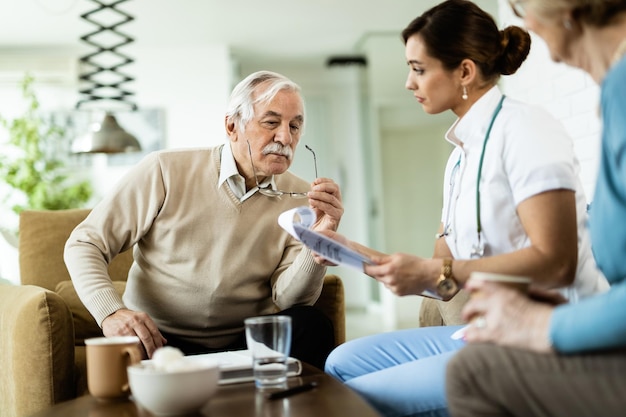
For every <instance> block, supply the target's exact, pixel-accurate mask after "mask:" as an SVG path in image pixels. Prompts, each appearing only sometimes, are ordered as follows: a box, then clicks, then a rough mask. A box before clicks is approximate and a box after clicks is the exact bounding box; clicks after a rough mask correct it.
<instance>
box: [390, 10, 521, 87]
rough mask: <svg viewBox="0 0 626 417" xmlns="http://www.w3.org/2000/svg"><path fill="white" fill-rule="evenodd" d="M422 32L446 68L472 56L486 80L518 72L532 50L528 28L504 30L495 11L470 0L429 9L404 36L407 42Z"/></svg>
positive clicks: (514, 27)
mask: <svg viewBox="0 0 626 417" xmlns="http://www.w3.org/2000/svg"><path fill="white" fill-rule="evenodd" d="M418 34H419V36H420V37H421V38H422V40H423V42H424V44H425V45H426V49H427V51H428V54H429V55H430V56H432V57H434V58H436V59H438V60H440V61H441V62H442V63H443V66H444V67H445V68H446V69H448V70H453V69H455V68H457V67H458V66H459V65H460V64H461V61H463V60H464V59H471V60H472V61H474V62H475V63H476V65H477V66H478V68H479V69H480V72H481V73H482V76H483V78H484V79H485V80H486V81H495V80H497V79H498V78H499V77H500V75H510V74H513V73H515V71H517V69H518V68H519V67H520V66H521V65H522V62H524V60H525V59H526V57H527V56H528V52H529V51H530V35H528V32H526V31H525V30H524V29H522V28H520V27H517V26H509V27H507V28H506V29H504V30H502V31H500V30H499V29H498V26H497V25H496V22H495V21H494V19H493V17H491V15H489V14H488V13H486V12H485V11H483V10H482V9H481V8H480V7H478V6H477V5H476V4H474V3H473V2H471V1H468V0H447V1H444V2H443V3H440V4H439V5H437V6H435V7H433V8H432V9H430V10H428V11H426V12H425V13H424V14H422V15H421V16H418V17H417V18H415V19H414V20H413V21H412V22H411V23H409V25H408V26H407V27H406V28H405V29H404V30H403V31H402V39H404V43H405V44H406V42H407V40H408V39H409V38H410V37H411V36H414V35H418Z"/></svg>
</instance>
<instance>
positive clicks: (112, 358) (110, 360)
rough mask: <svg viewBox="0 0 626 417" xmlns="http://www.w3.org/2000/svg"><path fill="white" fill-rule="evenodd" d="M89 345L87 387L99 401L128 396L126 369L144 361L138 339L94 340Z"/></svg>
mask: <svg viewBox="0 0 626 417" xmlns="http://www.w3.org/2000/svg"><path fill="white" fill-rule="evenodd" d="M85 345H86V346H87V387H88V388H89V393H90V394H91V395H92V396H94V397H96V398H97V399H99V400H116V399H122V398H126V397H128V395H129V394H130V387H129V385H128V374H127V371H126V368H127V367H128V366H129V365H132V364H135V363H139V362H140V361H141V349H140V340H139V338H138V337H137V336H118V337H95V338H90V339H86V340H85Z"/></svg>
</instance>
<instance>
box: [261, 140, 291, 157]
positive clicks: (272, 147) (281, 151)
mask: <svg viewBox="0 0 626 417" xmlns="http://www.w3.org/2000/svg"><path fill="white" fill-rule="evenodd" d="M262 153H263V155H267V154H270V153H274V154H278V155H282V156H286V157H287V159H289V160H290V161H291V158H293V151H292V150H291V148H290V147H289V146H283V145H281V144H280V143H270V144H269V145H267V146H266V147H265V148H263V152H262Z"/></svg>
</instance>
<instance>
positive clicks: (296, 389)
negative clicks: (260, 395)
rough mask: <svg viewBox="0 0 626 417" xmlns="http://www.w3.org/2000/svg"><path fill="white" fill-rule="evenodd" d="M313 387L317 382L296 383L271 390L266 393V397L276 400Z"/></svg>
mask: <svg viewBox="0 0 626 417" xmlns="http://www.w3.org/2000/svg"><path fill="white" fill-rule="evenodd" d="M315 387H317V382H309V383H307V384H302V385H298V386H296V387H293V388H288V389H286V390H282V391H276V392H272V393H270V394H268V395H267V399H268V400H278V399H280V398H285V397H291V396H292V395H294V394H297V393H299V392H305V391H309V390H312V389H313V388H315Z"/></svg>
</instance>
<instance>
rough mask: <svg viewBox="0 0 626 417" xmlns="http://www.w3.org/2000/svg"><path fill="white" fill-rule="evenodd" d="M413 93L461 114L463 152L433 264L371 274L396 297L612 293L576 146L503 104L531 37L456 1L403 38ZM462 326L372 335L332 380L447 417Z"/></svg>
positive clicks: (459, 148)
mask: <svg viewBox="0 0 626 417" xmlns="http://www.w3.org/2000/svg"><path fill="white" fill-rule="evenodd" d="M402 36H403V39H404V41H405V53H406V61H407V64H408V66H409V69H410V71H409V76H408V79H407V82H406V87H407V89H409V90H411V91H412V92H413V94H414V96H415V98H416V100H417V101H418V102H419V103H420V104H421V105H422V107H423V108H424V110H425V111H426V112H427V113H430V114H436V113H441V112H444V111H447V110H451V111H453V112H454V113H455V114H456V116H458V120H457V121H456V122H455V123H454V124H453V125H452V127H451V128H450V129H449V130H448V132H447V134H446V140H448V141H449V142H450V143H452V144H453V145H454V146H455V148H454V150H453V151H452V153H451V155H450V159H449V161H448V164H447V167H446V171H445V178H444V204H443V210H442V218H441V224H440V226H439V232H438V234H437V239H436V242H435V250H434V257H433V258H432V259H423V258H419V257H417V256H412V255H407V254H399V253H398V254H392V255H384V254H379V253H375V252H374V251H372V250H370V249H368V248H364V247H363V246H361V245H358V244H356V243H354V242H349V241H347V239H345V238H344V237H342V236H338V235H336V234H331V235H332V236H334V237H335V238H337V239H338V240H340V241H343V242H344V243H346V244H348V245H350V246H352V247H353V248H356V249H357V250H359V251H362V252H364V253H366V254H368V255H370V256H371V257H372V259H373V261H374V265H368V266H366V268H365V272H366V273H367V274H368V275H370V276H372V277H374V278H375V279H377V280H378V281H380V282H382V283H383V284H385V285H386V286H387V287H388V288H389V289H391V290H392V291H393V292H394V293H396V294H398V295H405V294H420V293H422V292H423V291H425V290H427V291H430V292H431V293H435V294H437V293H438V294H439V296H441V297H442V298H444V299H449V298H450V297H451V296H452V295H454V293H456V291H457V290H458V288H460V287H462V286H463V285H464V284H465V282H466V281H467V280H468V279H469V276H470V273H471V272H473V271H485V272H498V273H504V274H512V275H522V276H527V277H530V278H532V279H533V283H534V284H533V285H534V286H535V287H538V288H544V289H552V288H561V289H562V294H563V295H565V296H566V297H569V298H570V299H573V300H576V299H578V298H579V297H585V296H588V295H590V294H594V293H596V292H598V291H600V290H602V289H603V288H605V286H606V282H605V280H604V278H603V277H602V276H601V275H600V274H599V273H598V272H597V270H596V267H595V264H594V262H593V257H592V255H591V250H590V246H589V239H588V236H587V235H586V232H585V228H584V227H583V224H584V222H585V219H586V213H585V208H586V201H585V198H584V195H583V192H582V188H581V186H580V182H579V180H578V177H577V172H578V165H577V162H576V160H575V157H574V152H573V145H572V142H571V139H570V138H569V137H568V136H567V134H566V132H565V131H564V129H563V127H562V126H561V125H560V124H559V123H558V122H557V121H555V120H554V119H553V118H552V117H550V116H549V115H548V114H547V113H546V112H545V111H542V110H540V109H539V108H536V107H532V106H529V105H526V104H523V103H520V102H519V101H517V100H514V99H513V98H510V97H505V96H503V95H502V93H501V92H500V90H499V89H498V87H497V86H496V84H497V81H498V79H499V77H500V75H508V74H512V73H514V72H515V71H516V70H517V69H518V67H519V66H520V65H521V63H522V62H523V61H524V59H525V58H526V56H527V54H528V51H529V48H530V37H529V35H528V33H526V31H524V30H523V29H521V28H518V27H509V28H506V29H505V30H503V31H500V30H498V28H497V26H496V23H495V22H494V20H493V18H492V17H491V16H490V15H488V14H487V13H485V12H484V11H482V10H481V9H480V8H478V7H477V6H476V5H475V4H474V3H472V2H470V1H464V0H450V1H446V2H444V3H441V4H440V5H438V6H436V7H434V8H432V9H430V10H428V11H427V12H425V13H424V14H423V15H421V16H419V17H418V18H416V19H415V20H413V21H412V22H411V23H410V24H409V25H408V26H407V28H406V29H405V30H404V31H403V32H402ZM458 329H459V327H457V326H450V327H431V328H421V329H411V330H405V331H398V332H392V333H386V334H380V335H375V336H371V337H366V338H362V339H358V340H355V341H351V342H349V343H346V344H344V345H342V346H339V347H338V348H337V349H335V350H334V351H333V352H332V353H331V355H330V356H329V358H328V360H327V362H326V367H325V369H326V372H328V373H329V374H331V375H332V376H334V377H336V378H337V379H339V380H341V381H343V382H345V383H346V384H347V385H348V386H350V387H351V388H353V389H354V390H356V391H357V392H358V393H359V394H361V395H362V396H363V397H365V398H366V399H367V400H368V401H369V402H370V403H371V404H372V405H373V406H375V407H376V408H377V409H378V410H379V411H380V412H381V413H382V414H384V415H387V416H417V415H447V412H446V401H445V397H444V391H445V383H444V376H445V367H446V364H447V362H448V360H449V359H450V357H451V356H452V355H453V354H454V353H455V352H456V351H457V350H458V349H460V348H461V347H463V346H464V345H465V343H464V341H463V340H453V339H452V338H451V335H452V334H453V333H454V332H455V331H457V330H458Z"/></svg>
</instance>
